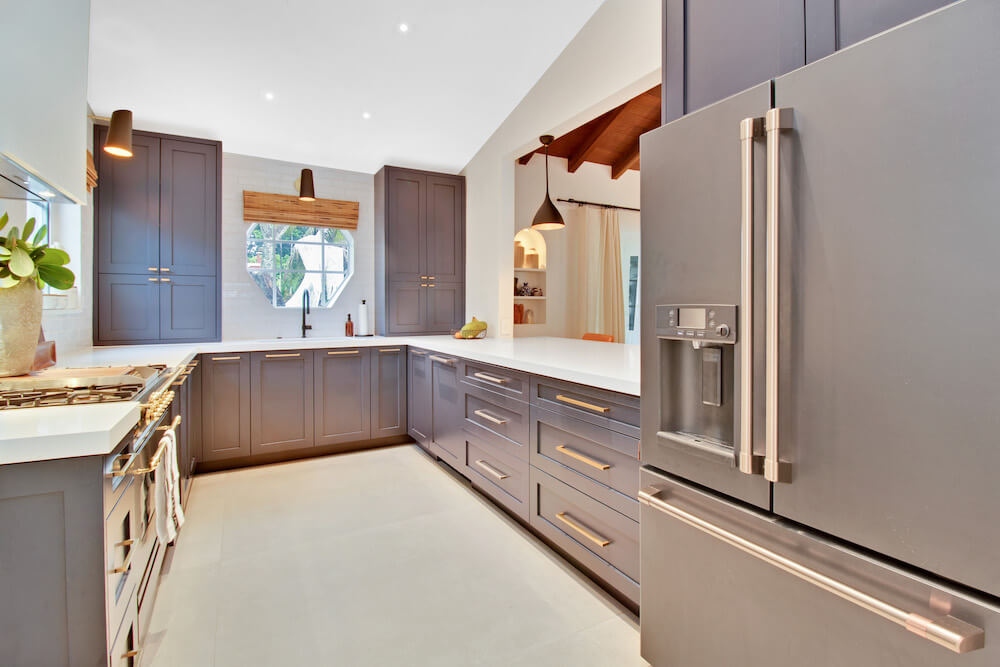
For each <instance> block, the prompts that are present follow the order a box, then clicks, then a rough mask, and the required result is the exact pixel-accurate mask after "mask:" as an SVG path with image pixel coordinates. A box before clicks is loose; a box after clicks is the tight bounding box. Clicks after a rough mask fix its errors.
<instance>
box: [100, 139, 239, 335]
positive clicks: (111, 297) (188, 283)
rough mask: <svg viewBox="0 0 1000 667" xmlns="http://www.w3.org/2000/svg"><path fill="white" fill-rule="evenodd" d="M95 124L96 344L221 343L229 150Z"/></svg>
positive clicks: (210, 143) (214, 143)
mask: <svg viewBox="0 0 1000 667" xmlns="http://www.w3.org/2000/svg"><path fill="white" fill-rule="evenodd" d="M106 137H107V128H106V127H104V126H95V128H94V146H95V147H98V148H97V150H95V151H94V153H95V157H96V159H97V173H98V179H99V180H98V185H97V187H96V188H95V189H94V248H95V262H94V298H95V304H94V344H95V345H121V344H129V343H157V342H165V343H179V342H195V341H207V340H219V337H220V334H221V330H220V317H219V309H220V303H219V290H220V284H219V257H220V254H219V253H220V237H219V234H220V226H219V221H220V214H221V208H222V206H221V198H220V197H221V194H220V193H221V177H222V144H221V143H220V142H218V141H211V140H207V139H192V138H189V137H176V136H172V135H165V134H157V133H153V132H142V131H133V133H132V151H133V156H132V157H131V158H120V157H113V156H111V155H108V154H107V153H105V152H104V151H102V150H100V148H99V147H100V146H103V145H104V141H105V139H106Z"/></svg>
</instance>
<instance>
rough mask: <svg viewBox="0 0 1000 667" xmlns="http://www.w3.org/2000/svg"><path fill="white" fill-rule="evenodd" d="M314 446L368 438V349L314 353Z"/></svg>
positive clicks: (369, 382) (369, 421) (318, 351)
mask: <svg viewBox="0 0 1000 667" xmlns="http://www.w3.org/2000/svg"><path fill="white" fill-rule="evenodd" d="M313 354H314V355H315V358H314V359H313V367H314V382H315V396H314V402H315V411H316V416H315V420H316V421H315V424H316V426H315V428H316V445H317V446H319V445H335V444H338V443H341V442H355V441H357V440H367V439H368V438H369V437H371V419H370V416H371V415H370V405H371V400H370V397H369V386H370V384H371V381H370V367H369V362H368V355H369V352H368V350H365V349H363V348H359V349H352V350H344V349H337V350H316V351H315V352H314V353H313Z"/></svg>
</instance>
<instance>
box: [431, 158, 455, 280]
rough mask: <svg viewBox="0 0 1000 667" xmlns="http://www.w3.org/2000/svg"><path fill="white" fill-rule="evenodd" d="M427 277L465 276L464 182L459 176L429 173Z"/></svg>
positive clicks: (440, 278) (432, 278)
mask: <svg viewBox="0 0 1000 667" xmlns="http://www.w3.org/2000/svg"><path fill="white" fill-rule="evenodd" d="M426 244H427V266H426V271H427V273H426V274H425V275H426V276H427V279H428V280H437V281H438V282H446V283H457V282H461V281H463V280H465V183H464V181H463V180H462V179H461V178H460V177H456V176H428V177H427V234H426Z"/></svg>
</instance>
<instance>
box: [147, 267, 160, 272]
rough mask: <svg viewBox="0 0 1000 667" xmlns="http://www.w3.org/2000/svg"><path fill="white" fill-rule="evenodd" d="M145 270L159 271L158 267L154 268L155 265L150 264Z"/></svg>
mask: <svg viewBox="0 0 1000 667" xmlns="http://www.w3.org/2000/svg"><path fill="white" fill-rule="evenodd" d="M147 270H148V271H159V269H158V268H156V267H155V266H150V267H148V268H147Z"/></svg>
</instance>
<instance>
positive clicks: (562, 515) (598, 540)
mask: <svg viewBox="0 0 1000 667" xmlns="http://www.w3.org/2000/svg"><path fill="white" fill-rule="evenodd" d="M556 518H557V519H559V520H560V521H562V522H563V523H564V524H566V525H567V526H569V527H570V528H572V529H573V530H575V531H576V532H578V533H580V534H581V535H583V536H584V537H586V538H587V539H588V540H590V541H591V542H593V543H594V544H596V545H597V546H599V547H602V548H603V547H606V546H608V545H609V544H611V540H609V539H606V538H604V537H601V536H600V535H598V534H597V533H594V532H591V531H590V529H588V528H586V527H585V526H583V525H582V524H580V523H577V522H576V521H575V520H573V518H572V517H571V516H570V515H569V514H566V512H559V513H558V514H556Z"/></svg>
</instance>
